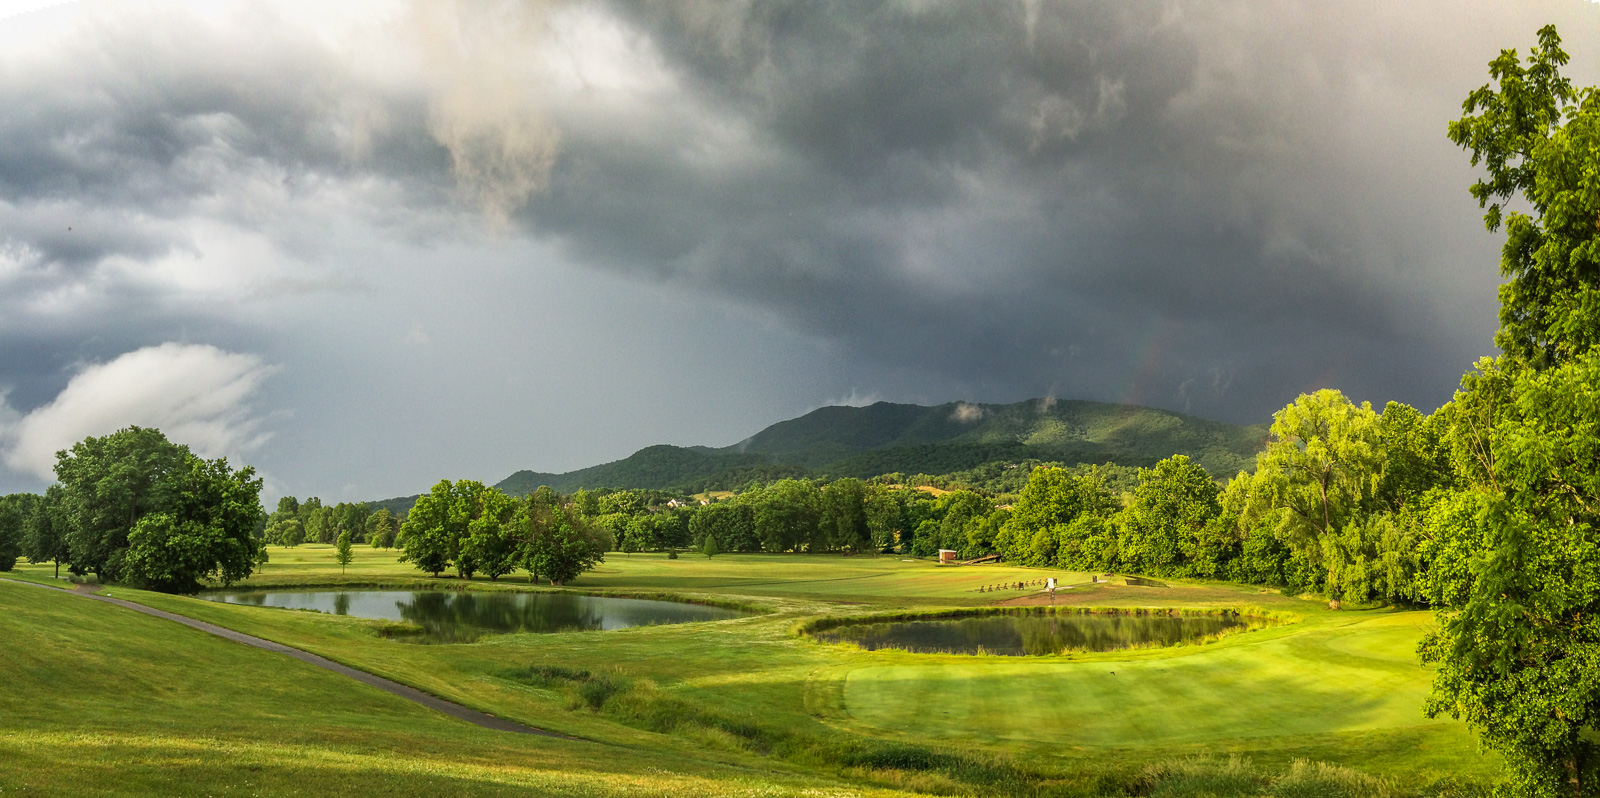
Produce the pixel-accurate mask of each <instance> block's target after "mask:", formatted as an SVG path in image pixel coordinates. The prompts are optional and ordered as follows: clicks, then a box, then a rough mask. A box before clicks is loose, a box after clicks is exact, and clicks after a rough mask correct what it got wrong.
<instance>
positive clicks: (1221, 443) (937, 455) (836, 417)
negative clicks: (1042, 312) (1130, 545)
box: [724, 399, 1266, 477]
mask: <svg viewBox="0 0 1600 798" xmlns="http://www.w3.org/2000/svg"><path fill="white" fill-rule="evenodd" d="M1265 437H1266V426H1265V425H1256V426H1249V427H1241V426H1238V425H1234V424H1226V423H1223V422H1220V421H1210V420H1207V419H1203V418H1196V417H1194V416H1188V415H1184V414H1181V413H1173V412H1170V411H1167V410H1158V409H1155V408H1150V407H1137V406H1133V405H1115V404H1106V403H1103V402H1083V401H1054V400H1049V399H1033V400H1029V401H1025V402H1017V403H1014V404H1003V405H1001V404H968V403H965V402H952V403H949V404H943V405H937V406H934V407H924V406H921V405H901V404H891V403H889V402H879V403H877V404H874V405H870V406H868V407H824V408H820V409H818V410H814V411H812V412H810V413H807V414H806V415H804V416H801V417H799V418H796V419H792V420H789V421H782V422H779V423H777V424H774V425H772V426H770V427H768V428H766V429H764V430H762V431H761V432H758V433H756V434H755V435H753V436H751V437H750V438H747V439H746V440H744V441H741V442H740V443H738V444H735V445H734V446H730V447H728V448H727V449H725V450H724V451H729V452H743V453H746V454H749V453H756V454H765V455H768V456H769V457H771V459H772V460H773V461H774V462H783V463H793V464H796V465H802V466H806V467H808V468H812V469H815V470H817V471H820V472H822V473H827V474H830V475H835V476H873V475H875V474H882V473H887V472H891V471H900V472H904V473H908V474H912V473H928V474H938V473H946V472H949V471H954V470H960V469H966V468H973V467H975V466H977V465H980V464H982V463H985V462H992V461H995V460H1004V459H1021V458H1037V459H1041V460H1059V461H1062V462H1067V463H1080V462H1081V463H1105V462H1115V463H1119V464H1122V465H1152V464H1154V463H1155V462H1156V461H1157V460H1160V459H1161V458H1163V457H1168V456H1170V455H1173V454H1186V455H1188V456H1189V457H1190V458H1191V459H1193V460H1195V461H1197V462H1199V463H1200V464H1202V465H1203V466H1205V467H1206V470H1207V471H1209V472H1211V474H1212V475H1213V476H1216V477H1226V476H1231V475H1233V474H1235V473H1237V472H1238V471H1241V470H1249V469H1250V468H1251V466H1252V463H1253V457H1254V455H1255V451H1256V450H1257V449H1258V448H1260V443H1261V441H1262V440H1263V439H1264V438H1265Z"/></svg>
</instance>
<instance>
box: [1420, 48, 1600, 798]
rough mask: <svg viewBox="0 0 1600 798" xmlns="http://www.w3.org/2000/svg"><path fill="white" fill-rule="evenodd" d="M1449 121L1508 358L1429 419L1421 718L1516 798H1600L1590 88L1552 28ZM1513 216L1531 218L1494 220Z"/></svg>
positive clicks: (1598, 376)
mask: <svg viewBox="0 0 1600 798" xmlns="http://www.w3.org/2000/svg"><path fill="white" fill-rule="evenodd" d="M1538 37H1539V43H1538V45H1537V46H1536V47H1535V48H1534V49H1533V51H1532V52H1531V53H1530V54H1529V56H1528V57H1527V59H1526V61H1525V62H1524V61H1523V60H1521V59H1519V57H1518V55H1517V52H1516V51H1515V50H1505V51H1502V52H1501V53H1500V55H1499V57H1497V58H1496V59H1495V60H1494V61H1492V62H1490V64H1489V73H1490V77H1491V79H1492V81H1493V83H1494V85H1485V86H1484V87H1482V88H1480V89H1478V90H1476V91H1474V92H1472V93H1471V94H1470V95H1469V96H1468V97H1467V100H1466V102H1465V103H1464V104H1463V111H1464V115H1463V116H1462V118H1461V119H1460V120H1458V121H1456V122H1454V123H1452V124H1451V125H1450V138H1451V140H1452V141H1454V142H1456V143H1457V144H1459V145H1461V146H1462V147H1464V148H1466V149H1468V150H1470V151H1471V152H1472V161H1473V163H1474V164H1475V165H1476V164H1479V163H1482V164H1483V165H1484V166H1485V167H1486V169H1487V172H1488V174H1487V177H1486V178H1485V179H1483V180H1480V181H1479V182H1477V183H1476V184H1474V185H1473V186H1472V194H1473V196H1474V197H1476V198H1477V199H1478V201H1479V202H1480V204H1483V205H1485V206H1487V207H1488V212H1487V214H1486V215H1485V217H1484V221H1485V224H1486V226H1487V227H1488V228H1489V230H1490V231H1491V232H1492V231H1495V230H1497V229H1498V228H1499V227H1500V226H1501V224H1502V223H1503V224H1504V226H1505V227H1506V242H1505V246H1504V248H1503V249H1502V258H1501V264H1500V268H1501V272H1502V274H1503V275H1504V276H1505V277H1507V278H1508V281H1507V282H1506V283H1505V284H1504V285H1502V286H1501V289H1500V302H1501V312H1500V319H1501V328H1500V332H1499V334H1498V335H1497V336H1496V343H1498V344H1499V345H1500V348H1501V350H1502V352H1503V354H1502V356H1501V357H1499V358H1496V359H1492V360H1491V359H1484V360H1481V361H1479V363H1478V367H1477V370H1476V371H1475V372H1473V373H1469V374H1467V375H1466V376H1464V377H1463V378H1462V383H1461V390H1460V391H1458V392H1457V393H1456V395H1455V398H1454V400H1453V401H1452V402H1451V403H1450V404H1449V405H1446V407H1445V408H1443V409H1441V410H1440V412H1439V414H1438V415H1441V416H1443V417H1444V419H1445V423H1446V430H1447V431H1446V433H1445V436H1444V437H1445V439H1446V441H1447V442H1448V444H1449V448H1450V455H1451V463H1452V466H1453V471H1454V475H1453V476H1454V482H1455V484H1454V486H1453V488H1452V489H1451V490H1448V491H1445V492H1444V493H1443V495H1442V496H1440V497H1437V499H1436V500H1435V501H1433V502H1432V505H1431V507H1428V508H1427V513H1426V527H1427V532H1428V537H1427V549H1428V551H1427V556H1428V557H1429V558H1430V559H1431V562H1430V564H1429V567H1428V570H1427V572H1426V577H1425V579H1426V583H1425V587H1426V592H1427V594H1428V596H1429V598H1430V600H1431V601H1432V602H1433V603H1434V605H1435V607H1436V608H1437V610H1438V612H1437V621H1438V623H1437V627H1436V630H1435V631H1434V632H1433V633H1431V634H1430V635H1428V636H1427V637H1426V638H1425V639H1424V641H1423V644H1422V647H1421V649H1420V651H1421V653H1422V656H1423V659H1424V661H1427V662H1431V663H1435V664H1437V665H1438V669H1437V670H1436V672H1435V676H1434V683H1433V692H1432V694H1431V695H1430V697H1429V700H1428V711H1429V712H1430V714H1439V713H1446V714H1450V715H1452V716H1454V717H1456V718H1460V719H1463V720H1465V721H1467V723H1468V724H1470V725H1471V726H1472V727H1473V728H1474V729H1475V730H1476V731H1477V732H1478V733H1479V734H1480V735H1481V736H1482V737H1483V739H1484V741H1485V742H1486V743H1487V744H1488V745H1489V746H1491V747H1493V748H1494V749H1496V750H1497V751H1499V752H1500V753H1501V754H1503V755H1504V757H1505V760H1506V764H1507V766H1508V772H1509V775H1510V787H1511V790H1510V791H1511V792H1512V793H1513V794H1515V795H1520V796H1538V797H1539V798H1544V797H1545V796H1551V797H1554V796H1571V797H1572V798H1578V797H1579V796H1593V795H1600V738H1597V737H1596V729H1597V728H1600V667H1597V665H1596V663H1600V546H1596V544H1595V535H1596V530H1600V434H1597V431H1600V387H1597V386H1600V348H1597V344H1600V295H1597V286H1600V251H1597V244H1596V236H1597V225H1600V92H1597V90H1596V89H1595V88H1594V87H1589V88H1585V89H1583V90H1581V91H1574V90H1573V89H1572V87H1571V84H1570V83H1569V82H1568V81H1567V79H1565V78H1563V77H1561V75H1560V67H1562V66H1564V65H1565V64H1566V63H1567V60H1568V59H1567V55H1566V53H1565V52H1563V51H1562V50H1561V46H1560V41H1561V40H1560V37H1559V36H1558V35H1557V34H1556V31H1555V29H1554V28H1553V27H1546V28H1544V29H1542V30H1540V31H1539V34H1538ZM1508 202H1519V203H1526V205H1525V206H1524V207H1526V208H1527V209H1529V210H1530V211H1531V213H1522V212H1511V213H1506V212H1505V211H1504V210H1503V208H1504V206H1505V205H1506V203H1508Z"/></svg>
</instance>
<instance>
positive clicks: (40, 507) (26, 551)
mask: <svg viewBox="0 0 1600 798" xmlns="http://www.w3.org/2000/svg"><path fill="white" fill-rule="evenodd" d="M65 504H66V499H65V492H64V491H63V490H62V488H61V485H60V484H59V483H58V484H55V485H51V486H50V487H48V488H46V489H45V492H44V496H43V497H42V498H41V499H40V500H39V501H37V502H35V503H34V507H33V513H32V514H31V515H30V516H29V517H28V519H27V522H26V524H25V526H24V534H23V539H22V554H23V556H25V557H27V558H28V560H29V561H30V562H47V561H48V562H51V563H54V564H55V567H56V578H58V579H59V578H60V577H61V564H62V563H63V562H66V561H67V558H68V557H69V556H70V554H71V552H70V551H69V550H68V548H67V519H66V506H65Z"/></svg>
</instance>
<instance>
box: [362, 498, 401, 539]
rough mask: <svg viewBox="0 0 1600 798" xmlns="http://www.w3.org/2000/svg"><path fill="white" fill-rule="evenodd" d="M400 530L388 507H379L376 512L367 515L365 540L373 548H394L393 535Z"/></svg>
mask: <svg viewBox="0 0 1600 798" xmlns="http://www.w3.org/2000/svg"><path fill="white" fill-rule="evenodd" d="M399 531H400V524H399V523H397V522H396V521H395V517H394V514H393V513H390V512H389V511H388V509H385V508H379V509H378V511H377V512H375V513H373V514H372V515H370V516H368V517H367V540H368V541H369V542H371V544H372V547H373V548H375V549H376V548H380V547H381V548H385V549H392V548H394V539H395V535H396V534H398V533H399Z"/></svg>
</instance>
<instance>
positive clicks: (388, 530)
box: [262, 496, 400, 548]
mask: <svg viewBox="0 0 1600 798" xmlns="http://www.w3.org/2000/svg"><path fill="white" fill-rule="evenodd" d="M399 532H400V520H399V519H397V518H395V517H394V515H393V514H391V513H390V512H389V511H388V510H387V509H383V508H380V509H378V510H377V511H376V512H373V511H371V510H369V509H368V507H367V504H366V503H365V502H357V503H349V502H339V503H338V504H335V505H332V506H324V505H323V504H322V500H321V499H319V498H317V497H315V496H313V497H311V498H309V499H306V500H305V501H304V502H301V501H299V500H297V499H295V497H293V496H285V497H283V498H281V499H279V500H278V508H277V509H276V510H274V511H273V512H272V513H271V514H270V515H268V516H267V522H266V527H265V529H264V530H263V533H262V534H263V537H264V538H265V540H266V542H268V543H271V544H273V545H275V546H289V547H294V546H298V545H300V544H301V543H336V542H337V541H338V540H339V538H340V537H341V536H344V535H348V536H349V537H350V541H351V542H352V543H370V544H371V545H372V546H373V547H374V548H378V547H381V548H394V545H395V536H396V535H398V534H399Z"/></svg>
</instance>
